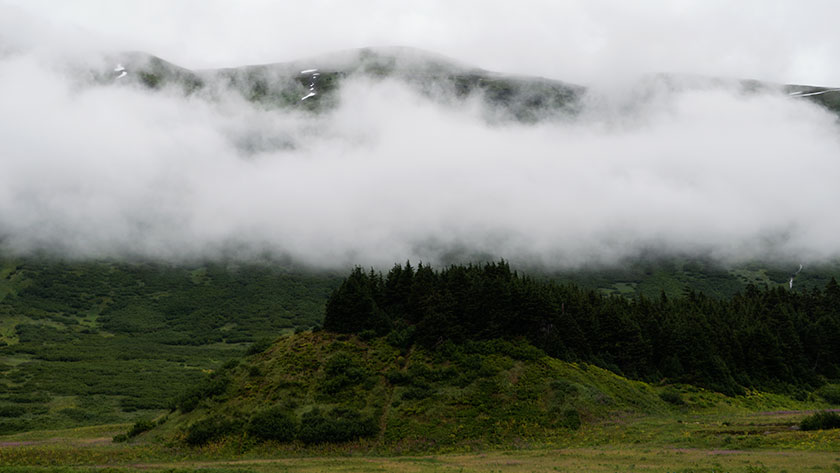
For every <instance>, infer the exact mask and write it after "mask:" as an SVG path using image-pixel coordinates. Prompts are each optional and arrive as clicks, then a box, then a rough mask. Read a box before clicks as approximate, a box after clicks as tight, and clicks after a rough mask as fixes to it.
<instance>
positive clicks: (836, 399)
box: [816, 384, 840, 404]
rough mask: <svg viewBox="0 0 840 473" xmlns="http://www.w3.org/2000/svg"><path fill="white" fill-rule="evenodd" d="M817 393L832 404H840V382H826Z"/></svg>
mask: <svg viewBox="0 0 840 473" xmlns="http://www.w3.org/2000/svg"><path fill="white" fill-rule="evenodd" d="M816 394H817V395H818V396H820V397H821V398H823V399H825V401H826V402H830V403H831V404H840V384H826V385H825V386H822V387H821V388H820V389H817V391H816Z"/></svg>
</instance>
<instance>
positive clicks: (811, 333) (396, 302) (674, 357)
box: [324, 262, 840, 400]
mask: <svg viewBox="0 0 840 473" xmlns="http://www.w3.org/2000/svg"><path fill="white" fill-rule="evenodd" d="M701 269H702V268H701V267H697V268H694V267H692V266H691V265H689V264H685V265H684V267H683V270H684V271H688V272H700V271H701ZM651 271H653V270H651ZM719 276H720V277H721V278H723V277H724V276H723V275H719ZM324 328H325V329H327V330H331V331H335V332H342V333H359V332H361V331H375V332H377V333H385V332H388V331H391V333H390V335H389V336H388V338H387V340H388V341H389V343H391V344H392V345H394V346H397V347H399V348H400V349H401V350H403V351H405V350H406V349H407V348H408V346H410V344H413V343H418V344H420V345H422V346H425V347H428V348H434V349H436V350H440V351H443V352H447V350H449V348H447V347H449V346H450V345H448V344H450V343H454V344H458V345H460V346H463V347H469V346H470V344H478V345H476V346H475V347H473V348H468V350H470V349H471V350H473V351H475V352H477V353H481V350H482V345H481V344H488V343H489V344H494V345H497V346H488V347H487V348H486V350H487V351H492V352H500V351H504V350H506V354H507V355H508V356H510V357H511V358H514V359H536V358H538V357H540V356H543V355H544V354H547V355H549V356H553V357H557V358H561V359H566V360H570V361H577V360H580V361H587V362H589V363H593V364H596V365H599V366H602V367H605V368H607V369H610V370H612V371H614V372H616V373H619V374H622V375H625V376H629V377H633V378H637V379H644V380H650V381H653V380H661V379H662V378H663V377H664V378H667V379H668V380H669V381H676V382H682V383H689V384H697V385H701V386H704V387H707V388H710V389H713V390H717V391H720V392H723V393H726V394H736V393H739V392H742V391H743V389H744V388H746V387H760V388H766V389H787V388H785V387H784V386H790V385H795V386H800V387H803V386H804V387H807V386H810V385H813V384H814V383H816V382H817V380H818V379H819V378H820V377H821V376H823V377H827V378H836V377H840V368H838V367H840V285H838V284H837V283H836V282H835V281H834V280H833V279H832V280H830V281H829V282H828V284H827V285H826V287H825V289H824V290H822V291H821V290H818V289H814V290H811V291H802V292H799V291H789V290H786V289H784V288H782V287H777V288H772V289H769V288H765V289H759V288H757V287H755V286H752V285H748V286H746V287H745V289H744V291H743V292H742V293H738V294H735V295H734V296H732V297H731V298H729V299H716V298H710V297H707V296H705V295H703V294H702V293H698V292H695V291H692V290H689V291H687V292H686V293H685V294H684V296H682V297H677V298H669V297H667V296H666V295H665V294H664V293H662V294H661V295H660V296H659V297H657V298H656V299H649V298H647V297H645V296H639V297H637V298H635V299H630V298H627V297H619V296H611V295H605V294H603V293H601V292H599V291H595V290H587V289H581V288H579V287H576V286H573V285H560V284H556V283H552V282H546V281H537V280H534V279H531V278H528V277H523V276H520V275H519V274H517V273H515V272H513V271H511V269H510V267H509V266H508V264H507V263H505V262H500V263H492V264H483V265H469V266H451V267H449V268H447V269H444V270H442V271H433V270H431V268H429V267H428V266H423V265H420V266H418V267H417V268H416V269H415V268H413V267H412V266H411V265H410V264H406V265H405V266H400V265H397V266H395V267H394V268H393V269H391V271H389V273H388V275H387V276H386V277H384V278H383V277H382V275H381V274H377V273H374V272H369V273H366V272H364V271H362V270H361V269H360V268H356V269H355V270H354V271H353V272H352V273H351V275H350V276H349V277H348V278H347V279H346V280H345V281H344V283H343V284H342V285H341V286H340V287H339V289H337V290H336V291H335V292H334V293H333V295H332V296H331V297H330V299H329V301H328V303H327V311H326V315H325V319H324ZM517 340H518V341H517ZM465 366H466V367H467V369H466V372H465V375H466V376H467V378H468V376H469V373H473V374H474V375H478V376H485V375H487V374H490V373H492V372H493V370H494V369H498V368H494V367H493V366H489V365H487V366H482V367H479V366H475V367H470V365H469V363H466V364H465ZM488 370H489V371H488ZM666 396H667V395H666ZM670 398H671V399H672V400H676V398H674V396H670Z"/></svg>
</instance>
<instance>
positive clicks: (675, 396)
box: [659, 388, 685, 406]
mask: <svg viewBox="0 0 840 473" xmlns="http://www.w3.org/2000/svg"><path fill="white" fill-rule="evenodd" d="M659 398H660V399H662V400H663V401H665V402H667V403H668V404H673V405H675V406H681V405H683V404H685V401H684V400H683V398H682V394H680V392H679V391H677V390H676V389H674V388H667V389H665V390H664V391H662V392H661V393H659Z"/></svg>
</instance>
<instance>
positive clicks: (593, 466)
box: [0, 410, 840, 473]
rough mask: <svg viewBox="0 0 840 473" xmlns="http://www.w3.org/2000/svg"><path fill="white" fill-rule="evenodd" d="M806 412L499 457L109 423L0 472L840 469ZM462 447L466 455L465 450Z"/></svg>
mask: <svg viewBox="0 0 840 473" xmlns="http://www.w3.org/2000/svg"><path fill="white" fill-rule="evenodd" d="M807 414H808V411H782V412H741V413H728V414H723V413H715V412H713V411H711V410H705V411H704V410H700V411H690V412H685V414H683V415H681V414H671V415H652V416H634V415H629V414H628V415H624V416H621V415H616V416H615V417H614V418H612V419H608V420H605V421H603V422H598V423H593V424H586V425H584V426H582V427H581V429H579V430H578V431H575V432H566V433H565V434H562V435H557V436H555V437H553V438H549V439H547V440H545V441H543V442H540V443H538V444H528V443H522V444H518V445H512V446H511V447H509V449H507V450H497V449H489V450H482V449H480V448H478V449H473V447H471V446H469V445H461V446H459V447H458V448H456V449H453V450H452V451H448V452H441V453H437V454H428V455H426V454H424V455H411V456H405V455H397V454H395V452H394V451H393V450H389V449H387V448H383V447H382V446H381V445H377V443H376V442H375V441H373V440H369V441H358V442H351V443H346V444H341V445H331V446H314V447H308V448H304V447H303V446H302V445H300V444H296V443H292V444H278V443H271V442H268V443H262V444H258V443H255V442H252V441H250V440H249V439H247V438H240V439H227V440H225V441H223V442H218V443H212V444H210V445H207V446H205V447H201V448H186V447H184V446H182V445H179V444H176V443H170V444H165V443H160V442H159V441H157V439H155V437H154V435H155V434H154V432H149V433H147V434H143V435H141V436H140V437H138V438H137V439H136V440H133V441H130V442H128V443H120V444H114V443H112V442H110V437H111V436H113V435H115V434H116V433H120V432H124V431H125V430H126V429H127V428H128V425H126V424H113V425H103V426H95V427H86V428H79V429H68V430H61V431H42V432H30V433H26V434H17V435H11V436H4V437H0V473H2V472H11V471H27V472H29V471H31V472H33V473H34V472H40V471H50V470H51V469H56V468H67V469H66V471H88V470H90V471H94V470H95V471H102V469H103V468H106V467H107V468H109V469H111V468H112V469H116V470H118V471H159V470H161V471H163V470H173V469H176V470H186V471H192V470H201V471H254V472H274V471H288V472H316V471H324V472H330V471H405V472H426V471H430V472H431V471H437V472H447V471H453V472H454V471H464V472H487V471H501V472H533V471H586V472H602V471H603V472H613V471H642V472H666V471H667V472H673V471H685V472H712V471H715V472H723V471H730V472H751V473H758V472H765V471H766V472H782V471H787V472H797V471H809V472H814V471H833V472H836V471H840V432H838V431H836V430H835V431H812V432H803V431H799V430H796V429H795V426H796V425H797V424H798V422H799V421H800V420H801V419H802V418H803V417H804V416H805V415H807ZM471 449H472V450H471Z"/></svg>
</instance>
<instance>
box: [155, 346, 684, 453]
mask: <svg viewBox="0 0 840 473" xmlns="http://www.w3.org/2000/svg"><path fill="white" fill-rule="evenodd" d="M219 385H223V386H224V388H219V389H215V390H212V389H211V388H210V386H219ZM211 391H212V392H213V393H214V394H212V395H209V396H208V395H206V393H208V392H211ZM193 397H195V398H197V399H200V401H199V402H198V403H197V404H194V405H193V404H191V399H193ZM178 405H179V406H180V410H179V411H178V412H177V413H176V414H173V415H170V416H169V418H168V420H167V421H166V422H165V423H164V424H163V425H162V426H161V427H159V428H158V429H157V430H156V431H155V432H154V435H155V436H158V437H159V438H169V439H178V440H182V441H185V442H186V443H190V444H197V445H199V444H205V443H207V442H212V441H218V440H222V439H224V438H229V439H231V438H237V439H239V438H241V437H242V436H243V435H244V436H246V437H247V438H249V439H250V440H251V441H254V442H258V441H260V440H271V439H272V438H271V436H270V434H265V433H261V431H260V430H259V428H258V427H257V426H258V424H259V422H260V421H261V416H264V415H266V416H268V415H273V414H276V415H278V416H282V417H283V418H285V419H286V421H287V422H290V423H291V424H292V425H294V427H293V428H294V429H296V431H297V433H296V434H291V435H290V437H289V438H284V439H280V440H294V442H295V445H296V446H299V445H300V444H303V445H308V444H319V443H323V442H328V441H349V440H355V439H356V438H358V437H362V438H365V439H366V442H367V443H370V444H380V445H386V446H388V447H389V448H392V449H396V450H407V451H416V450H424V449H439V448H444V447H455V446H459V445H460V446H464V445H479V444H481V445H485V446H486V445H502V444H510V443H512V442H517V441H532V440H534V441H536V440H539V441H544V440H546V439H547V438H550V437H552V436H556V435H565V434H566V433H567V432H568V431H570V430H575V429H577V428H578V427H579V426H580V424H581V422H587V421H592V420H595V419H603V418H605V417H606V416H608V415H610V413H614V412H620V411H635V412H646V413H654V412H660V413H662V412H667V411H668V409H669V407H668V404H667V403H666V402H665V401H663V400H662V399H661V398H660V397H659V396H658V391H657V390H656V389H654V388H652V387H651V386H649V385H646V384H644V383H640V382H635V381H630V380H627V379H624V378H621V377H619V376H616V375H614V374H612V373H610V372H609V371H606V370H603V369H600V368H597V367H594V366H589V365H586V364H582V365H577V364H573V363H565V362H562V361H559V360H556V359H552V358H549V357H546V356H545V355H544V354H543V353H541V352H540V351H539V350H537V349H535V348H534V347H532V346H530V345H528V344H527V343H515V342H514V343H512V342H504V341H500V340H496V341H491V342H486V343H470V344H466V345H461V346H456V345H449V346H447V347H445V348H443V349H441V350H438V351H435V352H430V351H427V350H424V349H422V348H419V347H418V348H413V349H411V350H410V351H408V352H401V351H400V350H399V349H397V348H394V347H393V346H391V345H390V344H388V343H387V341H386V340H385V339H384V338H378V339H372V340H367V341H365V340H362V339H360V338H359V337H355V336H341V335H336V334H331V333H327V332H317V333H311V332H307V333H302V334H296V335H292V336H287V337H283V338H281V339H279V340H278V341H277V342H276V343H275V344H273V345H272V346H271V347H269V348H268V349H267V350H266V351H264V352H262V353H259V354H256V355H254V356H251V357H249V358H247V359H245V360H243V361H242V362H240V363H231V364H229V365H228V366H226V367H225V368H224V369H222V370H219V371H218V372H215V373H214V374H213V375H212V376H211V377H208V379H207V380H206V381H205V384H203V385H199V386H198V387H197V388H196V391H195V392H193V393H188V394H187V395H185V396H183V397H182V399H181V401H180V402H179V404H178ZM185 411H186V412H185ZM237 441H238V440H237ZM290 448H295V447H294V446H292V447H290Z"/></svg>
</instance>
